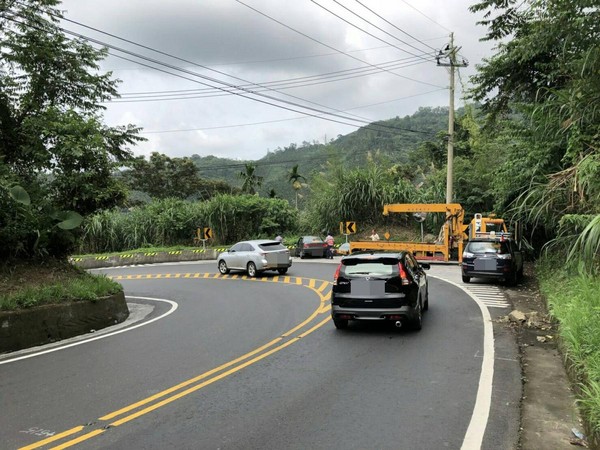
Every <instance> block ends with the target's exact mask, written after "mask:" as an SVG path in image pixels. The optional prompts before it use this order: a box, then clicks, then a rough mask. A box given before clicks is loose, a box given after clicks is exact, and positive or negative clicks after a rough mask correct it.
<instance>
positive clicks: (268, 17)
mask: <svg viewBox="0 0 600 450" xmlns="http://www.w3.org/2000/svg"><path fill="white" fill-rule="evenodd" d="M235 1H236V2H238V3H239V4H240V5H243V6H245V7H246V8H248V9H250V10H252V11H254V12H256V13H258V14H260V15H261V16H263V17H265V18H267V19H269V20H271V21H273V22H275V23H277V24H279V25H281V26H282V27H284V28H287V29H288V30H291V31H293V32H294V33H297V34H299V35H301V36H304V37H305V38H307V39H310V40H311V41H314V42H316V43H318V44H321V45H323V46H324V47H327V48H329V49H332V50H335V51H336V52H338V53H340V54H342V55H346V56H348V57H349V58H352V59H354V60H356V61H359V62H361V63H363V64H366V65H368V66H371V67H378V66H377V65H375V64H371V63H369V62H368V61H365V60H363V59H360V58H357V57H355V56H352V55H350V54H348V53H346V52H343V51H342V50H339V49H337V48H335V47H333V46H331V45H329V44H325V43H324V42H322V41H319V40H318V39H315V38H313V37H312V36H309V35H308V34H306V33H303V32H302V31H299V30H296V29H295V28H292V27H291V26H289V25H287V24H285V23H283V22H281V21H280V20H277V19H275V18H274V17H271V16H269V15H268V14H265V13H263V12H262V11H260V10H258V9H256V8H254V7H252V6H250V5H248V4H246V3H244V2H242V1H241V0H235ZM383 70H384V71H385V72H388V73H390V74H392V75H395V76H397V77H400V78H403V79H405V80H410V81H414V82H415V83H421V84H426V85H428V86H432V87H437V88H441V87H443V86H439V85H435V84H431V83H427V82H426V81H421V80H416V79H414V78H411V77H407V76H404V75H400V74H398V73H396V72H393V71H390V70H385V69H383Z"/></svg>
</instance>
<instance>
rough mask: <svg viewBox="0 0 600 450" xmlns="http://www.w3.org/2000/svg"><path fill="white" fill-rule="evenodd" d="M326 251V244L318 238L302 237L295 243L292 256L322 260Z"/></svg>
mask: <svg viewBox="0 0 600 450" xmlns="http://www.w3.org/2000/svg"><path fill="white" fill-rule="evenodd" d="M326 251H327V244H326V243H325V242H324V241H323V239H321V238H320V237H319V236H302V237H301V238H300V239H298V242H296V247H295V248H294V256H299V257H300V258H306V257H307V256H312V257H315V258H324V257H325V256H326V255H325V253H326Z"/></svg>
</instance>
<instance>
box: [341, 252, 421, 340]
mask: <svg viewBox="0 0 600 450" xmlns="http://www.w3.org/2000/svg"><path fill="white" fill-rule="evenodd" d="M429 268H430V266H429V264H426V263H421V264H419V262H417V260H416V259H415V257H414V256H413V254H412V253H411V252H409V251H402V252H399V253H362V254H353V255H349V256H344V257H343V258H342V260H341V262H340V265H339V266H338V268H337V270H336V272H335V275H334V282H333V289H332V293H331V317H332V319H333V323H334V324H335V326H336V328H346V327H347V326H348V323H349V321H350V320H381V321H386V320H387V321H393V322H394V323H395V324H396V326H397V327H401V326H404V325H411V326H412V327H413V328H414V329H416V330H420V329H421V326H422V320H423V311H426V310H427V309H429V290H428V282H427V274H426V273H425V270H427V269H429Z"/></svg>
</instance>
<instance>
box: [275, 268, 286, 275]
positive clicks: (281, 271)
mask: <svg viewBox="0 0 600 450" xmlns="http://www.w3.org/2000/svg"><path fill="white" fill-rule="evenodd" d="M287 271H288V270H287V268H285V269H277V272H279V275H284V274H286V273H287Z"/></svg>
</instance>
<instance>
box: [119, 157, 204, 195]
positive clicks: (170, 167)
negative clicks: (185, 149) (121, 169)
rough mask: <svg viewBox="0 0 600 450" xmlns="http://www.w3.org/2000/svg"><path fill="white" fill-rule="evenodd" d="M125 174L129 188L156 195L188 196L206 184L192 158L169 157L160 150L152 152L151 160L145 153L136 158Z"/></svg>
mask: <svg viewBox="0 0 600 450" xmlns="http://www.w3.org/2000/svg"><path fill="white" fill-rule="evenodd" d="M124 176H125V178H126V179H127V181H128V185H129V187H130V188H132V189H136V190H139V191H142V192H146V193H147V194H148V195H150V196H151V197H153V198H168V197H172V198H180V199H186V198H188V197H190V196H191V195H193V194H196V193H198V191H199V190H200V189H201V188H202V187H203V186H204V183H203V181H202V180H201V179H200V178H199V177H198V168H197V167H196V165H195V164H194V162H193V161H192V160H191V159H190V158H170V157H168V156H167V155H163V154H161V153H158V152H153V153H152V154H151V155H150V157H149V158H148V160H146V159H145V158H144V157H143V156H140V157H138V158H136V159H135V160H133V162H132V164H131V170H128V171H127V172H125V173H124Z"/></svg>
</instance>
